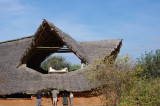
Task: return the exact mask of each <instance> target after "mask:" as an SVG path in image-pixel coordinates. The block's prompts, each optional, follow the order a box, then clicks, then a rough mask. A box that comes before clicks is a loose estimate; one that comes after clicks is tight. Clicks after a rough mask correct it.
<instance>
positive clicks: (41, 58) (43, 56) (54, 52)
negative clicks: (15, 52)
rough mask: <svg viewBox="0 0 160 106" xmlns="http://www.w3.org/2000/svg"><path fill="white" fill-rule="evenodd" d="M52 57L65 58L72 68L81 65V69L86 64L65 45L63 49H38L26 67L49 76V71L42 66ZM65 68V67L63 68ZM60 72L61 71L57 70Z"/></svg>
mask: <svg viewBox="0 0 160 106" xmlns="http://www.w3.org/2000/svg"><path fill="white" fill-rule="evenodd" d="M50 56H61V57H64V59H65V61H67V62H68V63H70V66H71V67H72V66H74V65H80V68H82V66H84V63H83V62H82V61H81V60H80V59H79V58H78V57H77V56H76V55H75V54H74V53H73V52H72V51H71V50H69V49H68V48H67V47H66V46H65V45H64V46H62V47H57V46H56V47H44V46H43V47H40V46H38V47H36V49H35V51H34V53H33V54H32V55H31V57H30V58H29V59H28V61H27V63H26V66H27V67H29V68H32V69H34V70H36V71H38V72H41V73H43V74H48V70H49V67H48V68H47V69H48V70H44V69H43V68H42V67H41V65H42V63H43V62H45V61H46V60H47V59H48V58H49V57H50ZM62 68H63V67H62ZM67 68H68V72H69V71H70V69H69V68H70V67H67ZM56 70H60V69H56Z"/></svg>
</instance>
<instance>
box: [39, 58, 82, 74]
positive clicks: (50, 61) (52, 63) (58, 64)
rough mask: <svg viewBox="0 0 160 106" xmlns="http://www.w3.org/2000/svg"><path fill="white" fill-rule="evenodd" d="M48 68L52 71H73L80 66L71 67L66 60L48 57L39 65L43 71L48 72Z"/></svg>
mask: <svg viewBox="0 0 160 106" xmlns="http://www.w3.org/2000/svg"><path fill="white" fill-rule="evenodd" d="M49 67H52V68H53V69H56V70H60V69H63V68H65V67H68V68H69V71H75V70H78V69H80V68H81V66H80V65H71V63H69V62H68V61H66V59H65V58H64V57H62V56H50V57H48V58H47V59H46V60H45V61H44V62H42V64H41V68H42V69H43V70H46V71H47V70H48V68H49Z"/></svg>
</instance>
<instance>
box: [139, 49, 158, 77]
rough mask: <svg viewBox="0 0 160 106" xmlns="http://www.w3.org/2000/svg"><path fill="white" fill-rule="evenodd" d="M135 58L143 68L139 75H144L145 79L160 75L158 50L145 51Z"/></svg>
mask: <svg viewBox="0 0 160 106" xmlns="http://www.w3.org/2000/svg"><path fill="white" fill-rule="evenodd" d="M137 60H138V63H139V64H141V67H142V68H143V69H144V71H143V73H142V74H141V75H140V76H141V77H144V76H145V77H146V78H147V79H150V78H157V77H160V50H156V51H155V52H153V51H151V52H148V53H147V52H146V53H145V54H144V55H142V56H141V57H140V58H138V59H137Z"/></svg>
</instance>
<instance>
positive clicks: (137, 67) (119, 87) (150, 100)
mask: <svg viewBox="0 0 160 106" xmlns="http://www.w3.org/2000/svg"><path fill="white" fill-rule="evenodd" d="M87 75H88V78H89V79H90V82H91V84H94V85H95V89H96V91H95V92H94V93H96V94H105V96H106V103H107V105H110V103H111V104H117V105H127V106H131V105H145V106H146V105H147V106H158V105H160V96H159V95H160V83H159V82H160V78H159V77H160V50H156V51H155V52H153V51H151V52H149V53H147V52H146V53H145V55H142V56H141V57H140V58H138V61H133V60H132V59H131V58H130V57H129V56H125V57H118V58H117V59H116V60H114V59H113V58H112V57H108V58H106V59H105V60H103V61H99V62H97V63H95V64H92V65H91V66H90V68H89V71H88V73H87ZM97 84H98V86H97Z"/></svg>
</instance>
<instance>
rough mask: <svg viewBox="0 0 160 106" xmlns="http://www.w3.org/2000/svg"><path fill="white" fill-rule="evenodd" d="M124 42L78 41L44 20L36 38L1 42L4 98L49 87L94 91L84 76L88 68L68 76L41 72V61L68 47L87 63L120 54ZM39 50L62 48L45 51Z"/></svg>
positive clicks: (0, 75)
mask: <svg viewBox="0 0 160 106" xmlns="http://www.w3.org/2000/svg"><path fill="white" fill-rule="evenodd" d="M121 45H122V40H121V39H118V40H104V41H92V42H77V41H75V40H74V39H73V38H72V37H71V36H69V35H68V34H66V33H64V32H62V31H61V30H60V29H58V28H57V27H56V26H55V25H53V24H52V23H51V22H49V21H47V20H44V21H43V23H42V24H41V25H40V27H39V28H38V30H37V32H36V33H35V34H34V35H33V36H29V37H24V38H21V39H16V40H11V41H5V42H0V58H1V59H0V85H1V86H0V95H5V94H12V93H21V92H26V91H37V90H40V89H46V88H56V89H65V90H67V91H74V92H82V91H88V90H90V89H92V88H93V86H92V85H91V84H89V82H88V78H87V76H86V75H85V74H84V72H85V70H86V68H87V67H86V68H84V69H80V70H76V71H74V72H69V73H65V74H42V73H40V64H41V62H42V61H43V60H44V59H45V58H46V57H47V56H49V55H50V54H52V53H57V52H66V51H61V50H63V49H59V48H64V47H66V48H67V49H68V50H70V51H71V52H73V53H74V54H75V55H77V57H78V58H79V59H81V60H82V61H83V62H84V63H87V64H90V63H91V62H93V61H96V60H99V59H104V58H105V56H106V54H108V55H117V54H118V52H119V50H120V47H121ZM38 47H58V49H54V50H41V49H39V48H38Z"/></svg>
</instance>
